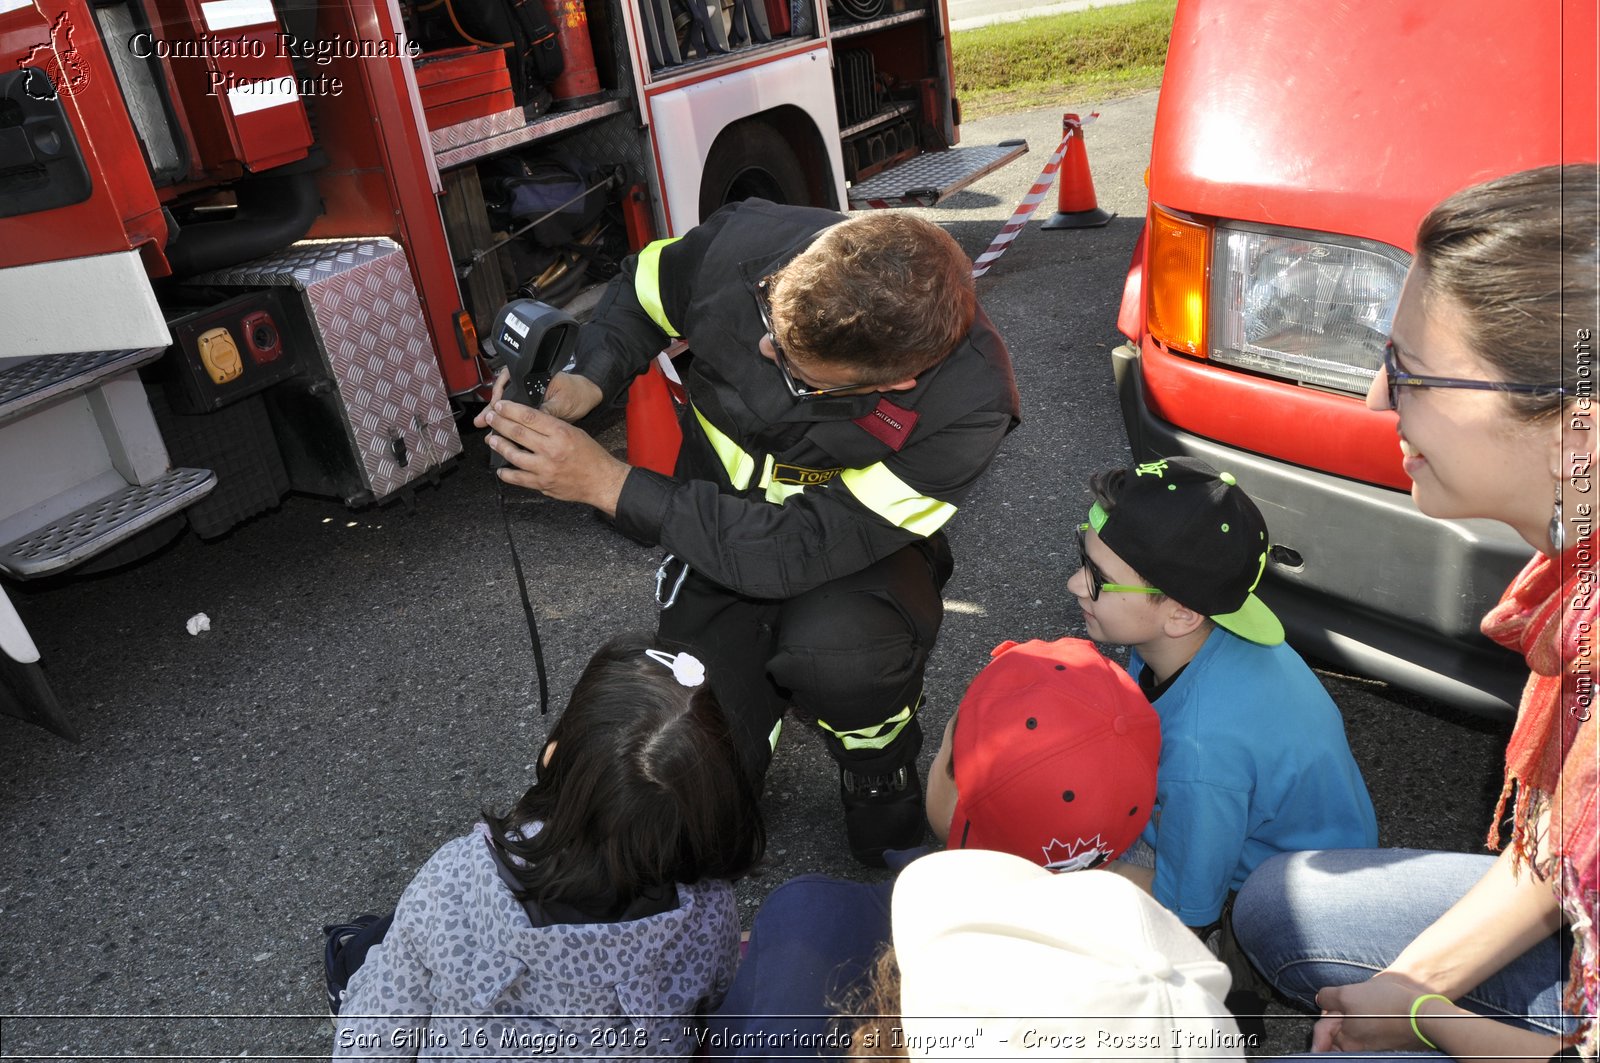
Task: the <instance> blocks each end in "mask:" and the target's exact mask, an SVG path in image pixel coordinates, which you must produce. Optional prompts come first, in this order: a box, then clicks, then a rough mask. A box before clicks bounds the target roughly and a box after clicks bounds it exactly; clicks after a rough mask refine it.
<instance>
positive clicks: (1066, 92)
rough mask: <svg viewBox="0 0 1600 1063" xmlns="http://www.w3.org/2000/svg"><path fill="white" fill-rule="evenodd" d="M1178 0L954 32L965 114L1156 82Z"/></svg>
mask: <svg viewBox="0 0 1600 1063" xmlns="http://www.w3.org/2000/svg"><path fill="white" fill-rule="evenodd" d="M1176 8H1177V0H1135V2H1133V3H1129V4H1121V5H1117V6H1115V7H1092V8H1088V9H1086V10H1083V11H1073V12H1068V13H1066V14H1059V15H1045V16H1041V17H1038V18H1030V19H1023V20H1021V21H1017V22H999V23H995V24H994V25H991V26H981V27H978V28H977V29H970V30H961V31H959V32H956V33H953V34H951V37H950V43H951V49H952V51H953V53H954V55H953V58H954V62H955V73H956V95H957V96H958V97H959V98H960V100H961V109H962V115H963V117H964V118H969V119H970V118H983V117H985V116H987V115H992V114H999V113H1001V112H1005V111H1018V110H1028V109H1031V108H1034V107H1044V106H1048V105H1050V104H1057V105H1060V106H1062V107H1064V108H1065V109H1067V110H1071V109H1072V107H1073V106H1078V105H1084V104H1087V103H1092V102H1094V101H1097V100H1103V99H1107V98H1109V97H1113V96H1122V95H1126V94H1128V93H1131V92H1141V91H1144V90H1145V89H1152V88H1155V87H1156V86H1157V85H1159V84H1160V83H1161V71H1162V68H1163V66H1164V65H1165V64H1166V60H1167V38H1168V37H1169V36H1170V35H1171V33H1172V15H1173V12H1174V10H1175V9H1176Z"/></svg>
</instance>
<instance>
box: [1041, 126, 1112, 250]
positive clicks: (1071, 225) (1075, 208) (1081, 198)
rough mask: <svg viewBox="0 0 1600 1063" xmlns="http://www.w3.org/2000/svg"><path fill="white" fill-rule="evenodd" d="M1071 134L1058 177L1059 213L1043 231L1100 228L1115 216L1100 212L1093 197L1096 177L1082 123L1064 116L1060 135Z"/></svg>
mask: <svg viewBox="0 0 1600 1063" xmlns="http://www.w3.org/2000/svg"><path fill="white" fill-rule="evenodd" d="M1068 130H1071V131H1072V139H1071V140H1069V141H1068V142H1067V154H1066V156H1065V157H1064V158H1063V159H1062V160H1061V172H1060V173H1058V174H1056V212H1055V213H1054V214H1052V215H1051V216H1050V217H1049V218H1047V219H1045V222H1044V224H1043V225H1041V226H1040V228H1042V229H1098V228H1099V227H1100V226H1102V225H1104V224H1106V223H1107V222H1109V221H1110V220H1111V219H1112V218H1114V217H1115V216H1116V215H1114V214H1108V213H1106V212H1105V211H1103V210H1101V209H1100V207H1099V204H1097V203H1096V202H1095V198H1094V178H1093V177H1092V176H1090V174H1089V149H1088V148H1086V147H1085V146H1084V143H1083V124H1082V123H1081V122H1080V121H1079V119H1078V116H1077V115H1075V114H1068V115H1064V116H1062V119H1061V133H1062V135H1063V136H1065V135H1066V133H1067V131H1068Z"/></svg>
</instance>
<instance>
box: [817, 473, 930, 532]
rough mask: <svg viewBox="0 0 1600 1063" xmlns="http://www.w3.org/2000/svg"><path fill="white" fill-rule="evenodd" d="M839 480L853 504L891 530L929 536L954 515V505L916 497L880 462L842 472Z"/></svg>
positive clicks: (909, 488) (909, 486)
mask: <svg viewBox="0 0 1600 1063" xmlns="http://www.w3.org/2000/svg"><path fill="white" fill-rule="evenodd" d="M839 479H840V480H841V481H843V483H844V485H845V487H846V488H848V489H849V491H850V493H851V494H853V495H855V496H856V501H858V502H860V503H861V504H862V505H863V506H866V507H867V508H868V509H870V510H872V512H874V513H876V514H877V515H878V516H880V517H882V518H883V519H884V520H886V521H888V522H889V523H890V524H893V525H894V526H895V527H897V528H904V529H905V530H906V531H908V532H914V533H915V534H917V535H922V536H928V535H932V534H933V533H934V532H936V531H938V530H939V529H940V528H942V527H944V526H945V523H946V522H947V521H948V520H949V519H950V518H951V517H953V516H955V515H956V507H955V506H952V505H951V504H950V503H948V502H941V501H939V500H938V499H937V498H929V497H928V496H927V495H923V494H918V493H917V492H916V491H915V490H913V489H912V487H911V485H909V484H907V483H906V482H905V481H904V480H902V479H900V477H898V476H896V475H895V474H894V473H892V472H890V471H889V469H888V467H887V466H885V465H884V464H883V463H882V462H881V461H880V462H878V463H877V464H875V465H868V466H867V467H866V468H865V469H846V470H845V471H844V472H842V473H840V474H839Z"/></svg>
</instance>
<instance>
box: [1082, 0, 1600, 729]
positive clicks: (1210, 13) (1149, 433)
mask: <svg viewBox="0 0 1600 1063" xmlns="http://www.w3.org/2000/svg"><path fill="white" fill-rule="evenodd" d="M1597 52H1600V45H1597V26H1596V4H1595V2H1594V0H1532V2H1530V3H1526V4H1507V3H1505V2H1504V0H1451V2H1450V3H1439V2H1438V0H1367V2H1364V3H1358V4H1339V3H1332V4H1330V3H1326V2H1311V0H1180V2H1179V4H1178V9H1177V16H1176V20H1175V21H1174V23H1173V28H1172V41H1171V47H1170V50H1169V52H1168V54H1167V67H1166V74H1165V77H1164V80H1163V81H1162V85H1161V98H1160V103H1159V106H1158V109H1157V112H1156V125H1155V135H1154V140H1153V143H1152V146H1151V159H1150V169H1149V173H1148V179H1147V183H1148V185H1149V192H1150V203H1149V214H1148V217H1147V219H1146V224H1145V228H1144V231H1143V233H1142V234H1141V236H1140V238H1139V242H1138V245H1137V246H1136V247H1135V249H1134V255H1133V262H1132V264H1131V266H1130V268H1129V271H1128V279H1127V284H1126V287H1125V289H1124V292H1123V298H1122V307H1121V312H1120V314H1119V318H1118V328H1119V329H1120V330H1121V331H1122V332H1123V333H1124V334H1125V335H1126V336H1128V338H1129V339H1130V340H1131V341H1132V342H1130V343H1128V344H1125V345H1123V346H1122V347H1119V348H1118V349H1117V351H1116V352H1115V354H1114V356H1113V358H1114V366H1115V370H1116V377H1117V386H1118V392H1119V395H1120V398H1121V404H1122V412H1123V418H1124V420H1125V422H1126V425H1127V430H1128V438H1129V440H1130V442H1131V443H1132V446H1133V450H1134V453H1135V455H1136V456H1137V457H1138V458H1139V459H1140V460H1148V459H1150V458H1153V457H1157V456H1163V455H1175V454H1188V455H1194V456H1196V457H1200V458H1202V459H1204V460H1206V461H1208V462H1210V463H1211V464H1212V465H1215V466H1217V467H1218V468H1221V469H1226V470H1228V471H1230V472H1232V473H1233V474H1234V475H1235V476H1237V477H1238V479H1239V483H1240V484H1241V485H1243V486H1244V487H1245V488H1246V490H1248V491H1249V492H1250V494H1251V495H1252V496H1253V497H1254V498H1255V499H1256V500H1257V501H1258V502H1259V503H1260V505H1261V508H1262V511H1263V512H1264V513H1265V514H1266V518H1267V525H1268V527H1269V529H1270V530H1271V534H1272V538H1273V540H1274V543H1275V546H1274V548H1273V551H1272V554H1271V563H1270V565H1269V569H1268V578H1267V580H1266V581H1265V582H1264V584H1263V597H1264V598H1265V599H1266V600H1267V601H1268V602H1269V603H1270V604H1271V605H1272V607H1273V608H1274V609H1275V610H1276V611H1277V612H1278V614H1279V616H1280V617H1282V619H1283V621H1284V625H1285V627H1286V628H1287V629H1288V630H1289V633H1290V639H1291V641H1292V642H1293V643H1294V644H1295V645H1296V646H1297V647H1298V648H1300V649H1301V650H1302V652H1305V653H1307V654H1308V655H1311V656H1314V657H1318V658H1322V659H1323V660H1326V661H1329V662H1331V663H1333V664H1335V665H1338V666H1341V667H1344V668H1348V669H1350V670H1352V671H1354V672H1357V673H1360V674H1364V675H1369V676H1373V677H1376V678H1379V679H1383V680H1386V681H1388V682H1391V683H1394V684H1397V685H1399V686H1402V687H1407V688H1410V689H1413V690H1418V691H1421V692H1423V693H1426V694H1429V695H1431V696H1434V697H1438V698H1441V699H1443V700H1446V701H1450V702H1454V703H1455V704H1457V705H1460V706H1463V707H1465V708H1468V709H1471V710H1473V711H1477V712H1483V713H1491V714H1494V713H1508V712H1510V711H1511V706H1514V705H1515V704H1516V702H1517V695H1518V692H1519V690H1520V688H1521V685H1522V683H1523V681H1524V679H1525V678H1526V675H1527V670H1526V666H1525V665H1524V664H1523V663H1522V660H1521V658H1520V657H1517V656H1515V655H1513V654H1510V653H1508V652H1505V651H1503V650H1501V649H1500V648H1499V647H1497V646H1494V645H1492V644H1491V643H1489V642H1488V641H1487V640H1486V639H1485V638H1483V636H1482V635H1481V634H1479V632H1478V621H1479V619H1480V618H1481V617H1482V615H1483V614H1484V612H1485V611H1486V610H1487V609H1488V608H1489V607H1490V606H1491V605H1492V604H1493V603H1494V602H1495V601H1496V600H1497V599H1498V597H1499V595H1500V592H1501V591H1502V590H1503V589H1504V588H1505V586H1506V584H1507V583H1508V582H1509V581H1510V579H1511V577H1512V576H1513V575H1514V574H1515V573H1516V571H1517V570H1518V569H1519V568H1520V567H1521V566H1522V564H1523V563H1524V562H1525V561H1526V560H1527V558H1528V557H1529V556H1530V550H1529V548H1528V546H1527V544H1526V543H1524V542H1523V541H1522V540H1521V539H1520V538H1518V537H1517V536H1516V535H1514V534H1512V533H1511V532H1510V531H1509V530H1508V529H1506V528H1504V527H1503V526H1501V525H1497V524H1492V523H1489V522H1486V521H1457V522H1445V521H1438V520H1433V519H1431V518H1428V517H1424V516H1423V515H1422V514H1420V513H1419V512H1417V510H1416V508H1415V506H1413V505H1412V503H1411V498H1410V494H1409V490H1410V481H1409V480H1408V479H1407V478H1406V476H1405V474H1404V473H1403V472H1402V471H1401V467H1400V450H1399V445H1398V441H1397V437H1396V432H1395V417H1394V414H1393V413H1392V412H1384V413H1373V412H1372V411H1369V410H1368V409H1366V407H1365V405H1364V402H1363V397H1364V395H1365V393H1366V390H1367V385H1368V384H1369V382H1370V381H1371V380H1372V378H1373V376H1374V375H1375V373H1376V372H1377V369H1378V366H1379V363H1380V360H1381V357H1382V354H1383V346H1384V342H1385V340H1386V339H1387V338H1388V333H1389V326H1390V321H1391V319H1392V317H1393V314H1394V309H1395V303H1396V301H1397V299H1398V297H1399V294H1400V284H1401V281H1402V279H1403V278H1404V276H1405V272H1406V268H1407V266H1408V265H1409V263H1410V259H1411V249H1412V239H1413V236H1414V234H1415V231H1416V227H1417V223H1418V221H1419V220H1420V219H1421V217H1422V215H1423V214H1424V213H1426V211H1427V210H1428V208H1430V207H1431V206H1432V205H1433V204H1434V203H1436V202H1438V201H1439V200H1440V199H1442V198H1443V197H1444V196H1446V195H1448V194H1449V193H1451V192H1454V191H1456V190H1457V189H1460V188H1463V187H1465V186H1467V185H1470V184H1475V183H1477V182H1479V181H1482V180H1487V179H1488V178H1491V177H1495V176H1499V175H1501V174H1506V173H1511V172H1514V171H1517V170H1522V169H1527V168H1529V167H1533V166H1540V165H1544V164H1547V163H1555V162H1578V161H1593V160H1594V159H1596V158H1597V150H1600V148H1597V134H1596V97H1597V95H1600V80H1597V79H1600V73H1597V71H1600V66H1597V59H1600V56H1597Z"/></svg>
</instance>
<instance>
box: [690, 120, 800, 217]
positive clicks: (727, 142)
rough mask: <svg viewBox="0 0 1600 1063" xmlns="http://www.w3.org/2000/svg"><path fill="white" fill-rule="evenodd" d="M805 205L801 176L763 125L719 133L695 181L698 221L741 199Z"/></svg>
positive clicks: (779, 139)
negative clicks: (698, 194) (698, 208)
mask: <svg viewBox="0 0 1600 1063" xmlns="http://www.w3.org/2000/svg"><path fill="white" fill-rule="evenodd" d="M754 197H760V198H761V199H770V200H772V202H774V203H794V204H804V203H808V202H810V194H809V193H808V191H807V189H806V175H805V171H804V170H803V169H802V168H801V166H800V159H799V158H798V157H797V156H796V155H795V153H794V149H793V148H791V147H790V146H789V144H788V142H787V141H785V140H784V138H783V136H782V135H781V134H780V133H779V132H778V131H777V130H776V129H773V128H772V127H771V126H769V125H767V124H766V123H764V122H759V121H753V120H748V119H747V120H746V121H743V122H735V123H734V124H733V125H731V126H729V127H728V128H727V129H724V130H723V131H722V133H721V135H720V136H718V137H717V140H716V143H714V144H712V145H711V154H709V155H708V156H706V166H705V170H704V172H703V173H702V174H701V177H700V217H701V218H702V219H704V218H708V217H710V216H711V213H712V212H713V211H715V210H716V209H717V208H718V207H720V206H723V205H725V204H728V203H734V202H737V201H738V200H741V199H751V198H754Z"/></svg>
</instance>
